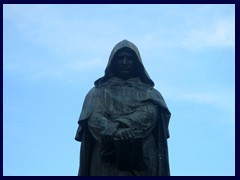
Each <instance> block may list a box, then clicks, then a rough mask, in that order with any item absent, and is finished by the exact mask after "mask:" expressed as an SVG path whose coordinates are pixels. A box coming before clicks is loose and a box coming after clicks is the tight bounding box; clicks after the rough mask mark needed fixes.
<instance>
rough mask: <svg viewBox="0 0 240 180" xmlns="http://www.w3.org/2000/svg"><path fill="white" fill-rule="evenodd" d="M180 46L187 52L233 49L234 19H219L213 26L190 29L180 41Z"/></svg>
mask: <svg viewBox="0 0 240 180" xmlns="http://www.w3.org/2000/svg"><path fill="white" fill-rule="evenodd" d="M182 45H183V47H185V48H186V49H188V50H202V49H204V48H218V47H220V48H234V47H235V25H234V19H221V20H219V21H217V22H215V23H213V24H208V25H207V26H202V27H200V28H198V29H192V30H190V31H189V33H188V35H187V36H186V37H185V38H184V39H183V40H182Z"/></svg>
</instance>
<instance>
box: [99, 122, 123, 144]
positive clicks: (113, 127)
mask: <svg viewBox="0 0 240 180" xmlns="http://www.w3.org/2000/svg"><path fill="white" fill-rule="evenodd" d="M118 127H119V123H118V122H112V123H109V125H108V126H107V127H106V128H105V129H104V130H103V131H101V135H102V141H103V142H110V141H111V140H113V135H114V134H115V132H116V131H117V129H118Z"/></svg>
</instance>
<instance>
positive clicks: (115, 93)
mask: <svg viewBox="0 0 240 180" xmlns="http://www.w3.org/2000/svg"><path fill="white" fill-rule="evenodd" d="M94 85H95V87H94V88H92V89H91V90H90V91H89V93H88V94H87V95H86V97H85V101H84V104H83V108H82V112H81V114H80V118H79V120H78V124H79V127H78V129H77V133H76V137H75V139H76V140H77V141H80V142H81V151H80V167H79V172H78V175H79V176H170V171H169V160H168V146H167V139H168V138H169V131H168V124H169V119H170V116H171V113H170V112H169V110H168V108H167V106H166V104H165V101H164V99H163V97H162V95H161V94H160V93H159V92H158V91H157V90H156V89H154V88H153V87H154V82H153V81H152V80H151V79H150V77H149V75H148V74H147V72H146V70H145V68H144V66H143V63H142V60H141V57H140V53H139V51H138V49H137V47H136V46H135V45H134V44H133V43H131V42H129V41H128V40H123V41H121V42H119V43H118V44H117V45H116V46H115V47H114V48H113V50H112V52H111V55H110V57H109V61H108V65H107V67H106V69H105V75H104V76H103V77H101V78H99V79H98V80H96V81H95V83H94Z"/></svg>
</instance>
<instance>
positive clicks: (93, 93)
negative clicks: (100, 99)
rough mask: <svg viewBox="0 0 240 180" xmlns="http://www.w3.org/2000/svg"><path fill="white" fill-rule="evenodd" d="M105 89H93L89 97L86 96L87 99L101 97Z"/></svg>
mask: <svg viewBox="0 0 240 180" xmlns="http://www.w3.org/2000/svg"><path fill="white" fill-rule="evenodd" d="M103 90H104V88H100V87H93V88H91V89H90V90H89V91H88V93H87V95H86V98H91V97H96V96H99V95H101V94H102V92H103Z"/></svg>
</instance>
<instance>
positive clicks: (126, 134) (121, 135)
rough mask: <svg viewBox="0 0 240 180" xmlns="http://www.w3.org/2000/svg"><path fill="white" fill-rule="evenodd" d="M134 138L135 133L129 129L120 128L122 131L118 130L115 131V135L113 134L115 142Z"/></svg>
mask: <svg viewBox="0 0 240 180" xmlns="http://www.w3.org/2000/svg"><path fill="white" fill-rule="evenodd" d="M134 136H135V133H134V131H133V129H131V128H122V129H118V130H117V131H116V133H115V134H114V139H115V140H119V139H120V140H127V139H131V138H133V137H134Z"/></svg>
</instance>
